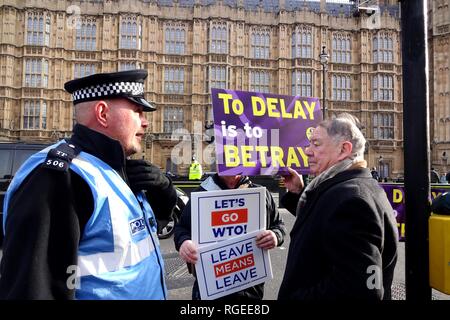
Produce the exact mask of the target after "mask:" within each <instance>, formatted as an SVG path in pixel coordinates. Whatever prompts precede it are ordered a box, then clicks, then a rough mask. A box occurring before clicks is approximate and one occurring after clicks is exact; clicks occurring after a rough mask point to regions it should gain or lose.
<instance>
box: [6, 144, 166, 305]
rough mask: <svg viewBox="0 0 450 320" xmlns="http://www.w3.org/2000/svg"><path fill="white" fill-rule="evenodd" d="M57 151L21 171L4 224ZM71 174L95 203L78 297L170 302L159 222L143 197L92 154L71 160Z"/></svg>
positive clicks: (83, 242) (82, 248)
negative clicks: (16, 197) (17, 197)
mask: <svg viewBox="0 0 450 320" xmlns="http://www.w3.org/2000/svg"><path fill="white" fill-rule="evenodd" d="M55 146H56V145H53V146H51V147H49V148H46V149H44V150H43V151H41V152H39V153H36V154H35V155H33V156H32V157H31V158H30V159H29V160H27V161H26V162H25V163H24V165H23V166H22V167H21V168H20V169H19V171H18V172H17V174H16V176H15V177H14V179H13V181H12V182H11V185H10V186H9V188H8V192H7V195H6V198H5V203H4V213H5V217H4V224H6V219H7V216H8V210H7V209H8V202H9V201H10V199H11V197H12V194H14V192H15V191H16V190H17V189H18V188H19V187H20V185H21V183H22V182H23V181H24V180H25V179H26V177H27V176H28V174H29V173H30V172H31V171H32V170H33V169H34V168H36V167H37V166H38V165H40V164H41V163H43V162H44V160H45V159H46V157H47V153H48V151H49V150H50V149H51V148H53V147H55ZM70 169H71V170H73V171H74V172H75V173H77V174H78V175H79V176H80V177H82V178H83V180H85V181H86V183H87V184H88V185H89V187H90V188H91V190H93V194H92V195H93V200H94V212H93V213H92V215H91V217H90V219H89V221H88V223H87V224H86V226H85V228H84V230H83V231H84V232H83V234H82V236H81V239H80V244H79V249H78V264H77V266H76V267H77V273H76V276H77V277H78V278H79V284H78V285H77V286H76V288H75V289H76V290H75V297H76V298H77V299H108V300H109V299H119V300H122V299H151V300H154V299H156V300H160V299H161V300H163V299H166V297H167V289H166V285H165V281H164V261H163V257H162V254H161V251H160V247H159V241H158V237H157V234H156V231H157V230H156V223H155V221H156V219H155V216H154V214H153V210H152V208H151V207H150V204H149V203H148V202H147V199H146V198H145V196H144V194H143V193H142V192H140V193H138V194H137V195H134V194H133V192H132V191H131V189H130V188H129V187H128V185H127V184H126V183H125V181H124V180H123V179H122V178H121V177H120V176H119V174H118V173H117V172H116V171H115V170H114V169H112V168H111V167H110V166H109V165H108V164H107V163H105V162H103V161H102V160H100V159H98V158H97V157H95V156H93V155H91V154H88V153H85V152H81V153H80V154H79V155H78V156H77V157H76V158H74V159H73V160H72V162H71V164H70ZM152 221H153V223H150V222H152Z"/></svg>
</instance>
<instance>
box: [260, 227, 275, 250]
mask: <svg viewBox="0 0 450 320" xmlns="http://www.w3.org/2000/svg"><path fill="white" fill-rule="evenodd" d="M277 244H278V239H277V236H276V235H275V233H274V232H273V231H272V230H263V231H261V232H260V233H259V234H258V235H257V236H256V246H257V247H258V248H260V249H265V250H270V249H273V248H275V247H276V246H277Z"/></svg>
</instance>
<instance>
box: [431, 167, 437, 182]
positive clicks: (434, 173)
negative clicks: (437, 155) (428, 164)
mask: <svg viewBox="0 0 450 320" xmlns="http://www.w3.org/2000/svg"><path fill="white" fill-rule="evenodd" d="M430 182H431V183H439V173H438V172H437V171H436V169H434V168H431V171H430Z"/></svg>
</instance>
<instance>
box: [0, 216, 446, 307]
mask: <svg viewBox="0 0 450 320" xmlns="http://www.w3.org/2000/svg"><path fill="white" fill-rule="evenodd" d="M280 214H281V216H282V218H283V220H284V222H285V224H286V229H287V230H288V234H287V235H286V237H285V242H284V244H283V245H282V246H281V247H277V248H275V249H272V250H270V258H271V262H272V272H273V279H271V280H269V281H268V282H266V284H265V293H264V299H265V300H276V298H277V295H278V289H279V288H280V284H281V280H282V278H283V274H284V267H285V264H286V257H287V251H288V248H289V240H290V238H289V231H290V230H291V229H292V225H293V223H294V217H293V216H292V215H291V214H290V213H289V212H288V211H287V210H285V209H280ZM160 243H161V249H162V253H163V257H164V262H165V271H166V272H165V276H166V283H167V289H168V290H169V300H190V299H191V288H192V284H193V283H194V278H193V277H192V275H191V274H189V272H188V270H187V268H186V264H185V263H184V262H183V260H181V258H179V256H178V252H177V251H176V250H175V246H174V243H173V236H172V237H170V238H169V239H165V240H160ZM1 258H2V251H1V250H0V260H1ZM392 294H393V299H394V300H404V299H405V246H404V243H403V242H400V243H399V254H398V261H397V266H396V269H395V274H394V282H393V285H392ZM432 299H433V300H450V295H446V294H443V293H441V292H439V291H437V290H434V289H433V291H432Z"/></svg>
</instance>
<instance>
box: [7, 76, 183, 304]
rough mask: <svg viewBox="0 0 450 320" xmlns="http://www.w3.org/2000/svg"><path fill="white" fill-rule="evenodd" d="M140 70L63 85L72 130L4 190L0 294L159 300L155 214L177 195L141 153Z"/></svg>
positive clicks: (163, 214)
mask: <svg viewBox="0 0 450 320" xmlns="http://www.w3.org/2000/svg"><path fill="white" fill-rule="evenodd" d="M146 77H147V71H145V70H131V71H124V72H116V73H101V74H94V75H91V76H88V77H84V78H80V79H76V80H72V81H69V82H67V83H66V84H65V89H66V90H67V91H68V92H69V93H71V94H72V98H73V103H74V111H75V112H74V113H75V119H76V122H77V124H76V125H75V126H74V129H73V135H72V137H71V138H69V139H67V140H66V141H64V140H63V141H60V142H58V143H56V144H54V145H52V146H50V147H48V148H46V149H44V150H43V151H40V152H38V153H36V154H34V155H33V156H31V158H29V159H28V160H27V161H26V162H25V163H24V165H23V166H22V167H21V168H20V169H19V171H18V172H17V174H16V176H15V177H14V179H13V181H12V182H11V185H10V186H9V188H8V191H7V193H6V197H5V203H4V208H5V212H4V221H3V227H4V231H5V239H4V243H3V259H2V263H1V278H0V299H21V300H23V299H46V300H48V299H74V298H76V299H166V297H167V293H166V292H167V291H166V286H165V282H164V264H163V259H162V255H161V252H160V248H159V242H158V239H157V235H156V229H157V228H156V218H162V219H163V218H166V219H167V220H168V217H169V215H170V213H171V211H172V209H173V207H174V206H175V202H176V191H175V189H174V187H173V185H172V182H171V181H170V180H169V179H168V178H167V177H166V176H165V175H164V174H162V172H161V171H160V169H159V168H158V167H156V166H155V165H152V164H150V163H149V162H147V161H145V160H131V159H127V157H129V156H131V155H133V154H135V153H138V152H140V151H141V143H142V139H143V137H144V132H145V130H146V128H147V127H148V121H147V119H146V117H145V113H144V112H149V111H154V110H155V108H154V107H153V106H152V105H151V104H150V103H148V102H147V101H146V100H145V99H144V80H145V79H146Z"/></svg>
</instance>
